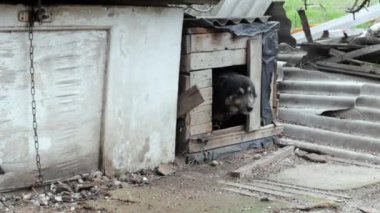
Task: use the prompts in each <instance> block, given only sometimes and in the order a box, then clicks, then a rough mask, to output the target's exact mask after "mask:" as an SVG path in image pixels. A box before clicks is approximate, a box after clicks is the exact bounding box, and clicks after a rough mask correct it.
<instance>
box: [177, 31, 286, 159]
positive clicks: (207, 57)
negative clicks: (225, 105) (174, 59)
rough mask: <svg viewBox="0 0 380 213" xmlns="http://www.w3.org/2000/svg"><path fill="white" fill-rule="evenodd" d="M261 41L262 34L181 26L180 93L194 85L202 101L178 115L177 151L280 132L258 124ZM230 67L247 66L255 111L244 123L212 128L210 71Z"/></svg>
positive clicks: (188, 151)
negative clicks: (183, 114) (180, 115)
mask: <svg viewBox="0 0 380 213" xmlns="http://www.w3.org/2000/svg"><path fill="white" fill-rule="evenodd" d="M262 45H263V40H262V34H258V35H256V36H250V37H249V36H246V37H234V36H233V35H232V34H231V33H229V32H223V31H220V30H217V29H213V28H200V27H196V28H185V29H184V35H183V41H182V59H181V75H180V83H179V93H181V92H183V91H185V90H187V89H188V88H190V87H191V86H194V85H197V87H198V88H199V89H200V93H201V94H202V96H203V98H204V100H205V101H204V102H203V103H202V104H201V105H199V106H198V107H196V108H194V109H193V110H192V111H191V112H189V113H188V114H186V116H185V117H183V118H182V119H179V121H178V125H177V126H178V128H177V154H178V153H181V152H182V153H197V152H202V151H205V150H210V149H216V148H219V147H224V146H229V145H234V144H239V143H242V142H247V141H252V140H256V139H260V138H265V137H270V136H273V135H276V134H279V133H280V132H281V129H280V128H275V127H274V126H273V125H269V126H262V125H261V123H262V122H261V88H262V87H261V82H262V76H261V74H262ZM233 67H246V73H247V75H248V76H249V77H250V78H251V80H252V81H253V83H254V85H255V89H256V93H257V98H256V101H255V106H254V111H253V112H252V113H251V114H250V115H249V116H247V119H246V121H245V124H243V125H237V126H233V127H230V128H227V129H221V130H213V124H212V100H213V94H212V91H213V88H212V85H213V79H214V78H213V75H215V73H216V72H218V70H223V68H233Z"/></svg>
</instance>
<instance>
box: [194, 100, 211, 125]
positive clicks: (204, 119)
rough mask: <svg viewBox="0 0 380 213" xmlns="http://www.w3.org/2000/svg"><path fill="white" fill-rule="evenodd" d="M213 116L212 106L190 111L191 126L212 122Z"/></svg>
mask: <svg viewBox="0 0 380 213" xmlns="http://www.w3.org/2000/svg"><path fill="white" fill-rule="evenodd" d="M207 106H209V105H207ZM211 116H212V109H211V107H210V108H209V109H207V110H205V111H201V112H196V113H190V126H194V125H199V124H204V123H212V121H211Z"/></svg>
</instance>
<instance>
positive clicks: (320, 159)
mask: <svg viewBox="0 0 380 213" xmlns="http://www.w3.org/2000/svg"><path fill="white" fill-rule="evenodd" d="M303 158H304V159H306V160H308V161H311V162H314V163H326V162H327V156H326V155H318V154H315V153H309V154H306V155H304V156H303Z"/></svg>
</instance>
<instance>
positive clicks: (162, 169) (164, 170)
mask: <svg viewBox="0 0 380 213" xmlns="http://www.w3.org/2000/svg"><path fill="white" fill-rule="evenodd" d="M157 172H158V173H159V174H160V175H163V176H168V175H171V174H173V173H174V172H175V170H174V169H173V168H172V166H170V165H168V164H161V165H160V166H159V167H158V168H157Z"/></svg>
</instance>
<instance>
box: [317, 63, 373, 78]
mask: <svg viewBox="0 0 380 213" xmlns="http://www.w3.org/2000/svg"><path fill="white" fill-rule="evenodd" d="M317 65H318V68H319V69H322V70H327V71H333V72H340V73H347V74H352V75H359V76H366V77H373V78H380V69H379V68H376V67H367V66H355V65H348V64H339V63H335V62H329V61H318V62H317Z"/></svg>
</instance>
